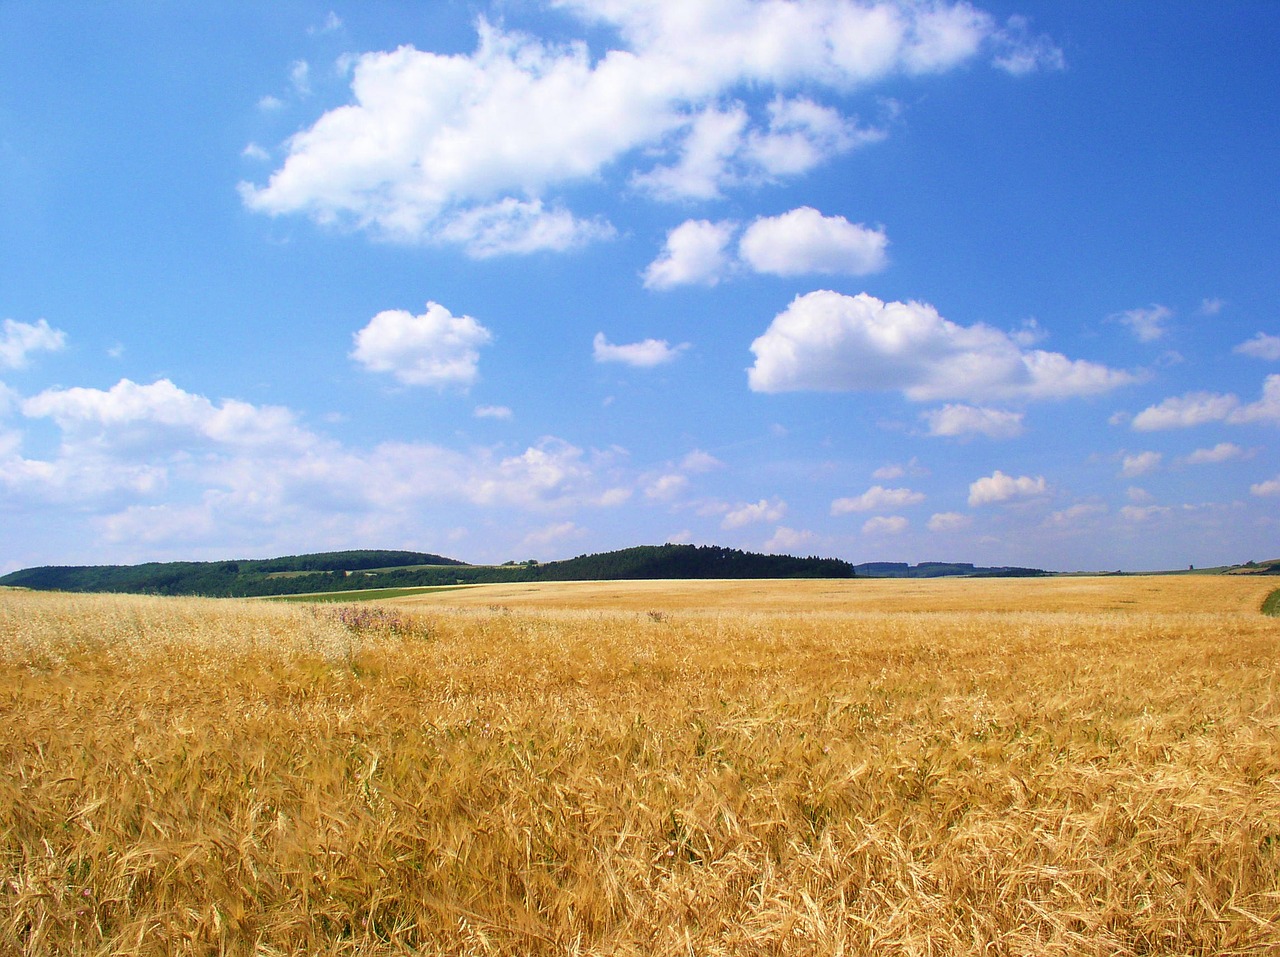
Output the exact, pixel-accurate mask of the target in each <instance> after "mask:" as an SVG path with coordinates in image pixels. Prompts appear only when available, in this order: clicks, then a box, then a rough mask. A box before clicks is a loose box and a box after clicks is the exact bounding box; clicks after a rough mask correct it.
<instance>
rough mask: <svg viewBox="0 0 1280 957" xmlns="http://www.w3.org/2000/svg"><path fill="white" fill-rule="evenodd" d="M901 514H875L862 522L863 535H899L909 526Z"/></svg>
mask: <svg viewBox="0 0 1280 957" xmlns="http://www.w3.org/2000/svg"><path fill="white" fill-rule="evenodd" d="M910 524H911V523H910V522H908V521H907V520H906V519H905V518H903V517H902V516H901V515H877V516H876V517H875V518H869V519H867V520H866V521H865V522H864V523H863V524H862V534H863V535H901V534H902V533H903V532H905V531H906V530H907V528H908V527H909V526H910Z"/></svg>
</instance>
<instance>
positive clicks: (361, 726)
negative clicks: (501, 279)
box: [0, 576, 1280, 955]
mask: <svg viewBox="0 0 1280 957" xmlns="http://www.w3.org/2000/svg"><path fill="white" fill-rule="evenodd" d="M1274 585H1275V581H1274V579H1273V580H1271V581H1267V580H1266V579H1253V578H1233V577H1226V576H1216V577H1209V576H1206V577H1195V576H1185V577H1162V578H1156V577H1151V578H1143V577H1124V578H1058V579H1035V580H984V581H964V580H949V581H857V580H855V581H845V582H831V581H804V582H795V581H789V582H715V581H710V582H629V583H620V582H608V583H526V584H521V585H514V584H513V585H484V586H474V587H468V588H458V589H452V590H448V591H441V592H433V593H427V594H424V595H421V596H417V597H406V598H399V599H395V600H389V601H384V602H379V603H368V604H363V605H314V606H313V605H294V604H276V603H266V602H249V601H231V600H204V599H187V598H149V597H139V596H122V595H114V596H102V595H63V594H53V593H29V592H22V591H0V749H3V755H4V757H3V761H4V768H5V772H6V773H5V775H4V776H3V778H2V779H0V835H2V837H0V951H3V952H5V953H15V954H32V955H34V954H46V953H76V954H114V953H142V954H173V953H190V954H204V953H228V954H240V953H243V954H251V953H261V954H304V953H306V954H335V955H336V954H371V955H383V954H401V953H418V954H510V955H516V954H565V953H579V954H636V955H640V954H672V955H675V954H689V953H696V954H757V953H759V954H835V953H844V954H870V953H876V954H1011V955H1012V954H1026V955H1031V954H1150V953H1177V954H1221V953H1259V954H1261V953H1268V952H1274V950H1275V949H1276V948H1278V947H1280V929H1277V928H1278V926H1280V702H1278V701H1277V697H1276V674H1277V665H1278V664H1280V645H1278V641H1280V622H1278V621H1277V620H1276V619H1274V618H1270V617H1266V616H1264V615H1262V614H1261V611H1260V609H1261V606H1262V603H1263V601H1264V600H1265V599H1266V598H1267V596H1268V594H1269V593H1270V592H1271V590H1272V589H1273V588H1274Z"/></svg>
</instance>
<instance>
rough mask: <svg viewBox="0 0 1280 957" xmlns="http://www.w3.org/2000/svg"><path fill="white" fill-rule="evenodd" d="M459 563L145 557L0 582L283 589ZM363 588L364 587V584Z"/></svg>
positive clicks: (368, 554)
mask: <svg viewBox="0 0 1280 957" xmlns="http://www.w3.org/2000/svg"><path fill="white" fill-rule="evenodd" d="M423 565H426V566H444V567H448V568H452V567H457V566H462V565H464V563H463V562H460V561H458V560H457V559H453V558H444V557H443V556H440V555H429V554H426V553H423V552H403V551H376V550H365V551H348V552H321V553H318V554H315V555H289V556H286V557H284V558H268V559H251V560H238V561H225V562H148V563H146V564H143V565H46V566H43V567H39V568H24V569H23V570H21V571H16V572H12V573H11V574H8V575H5V576H4V577H3V578H0V585H10V586H14V587H18V588H31V589H35V590H37V591H75V592H130V593H136V594H154V595H215V596H227V595H270V594H287V593H288V592H289V591H293V590H304V591H308V590H316V591H321V590H328V589H323V588H315V589H312V588H310V587H308V588H305V589H303V588H299V589H295V588H294V587H293V583H298V584H301V583H307V584H308V585H312V584H315V583H316V582H317V581H324V580H328V579H335V580H337V579H343V580H345V579H347V578H348V577H350V576H351V575H352V574H353V573H363V572H364V571H365V570H366V569H375V568H391V567H397V566H423ZM364 587H367V586H364Z"/></svg>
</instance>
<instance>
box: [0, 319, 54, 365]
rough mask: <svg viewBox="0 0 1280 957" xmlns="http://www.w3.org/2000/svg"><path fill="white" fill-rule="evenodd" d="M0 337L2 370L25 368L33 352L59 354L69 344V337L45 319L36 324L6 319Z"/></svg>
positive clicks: (1, 326) (0, 363) (0, 326)
mask: <svg viewBox="0 0 1280 957" xmlns="http://www.w3.org/2000/svg"><path fill="white" fill-rule="evenodd" d="M0 328H2V329H3V335H0V368H5V369H21V368H24V367H25V366H26V364H27V362H28V360H29V358H30V356H31V353H33V352H57V351H58V350H59V349H61V348H63V347H64V346H65V345H66V344H67V335H66V333H64V332H63V331H62V330H60V329H54V328H53V327H52V326H50V325H49V323H48V322H47V321H46V320H44V319H39V320H37V321H36V322H34V323H30V322H17V321H15V320H13V319H6V320H5V321H4V323H3V325H0Z"/></svg>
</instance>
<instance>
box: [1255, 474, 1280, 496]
mask: <svg viewBox="0 0 1280 957" xmlns="http://www.w3.org/2000/svg"><path fill="white" fill-rule="evenodd" d="M1249 491H1250V492H1251V493H1252V494H1254V495H1280V475H1277V476H1276V477H1275V478H1273V479H1267V481H1265V482H1258V483H1257V484H1256V485H1250V486H1249Z"/></svg>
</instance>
